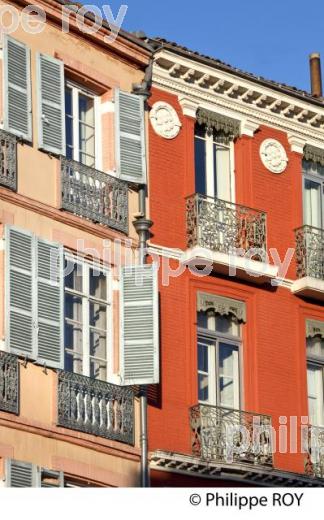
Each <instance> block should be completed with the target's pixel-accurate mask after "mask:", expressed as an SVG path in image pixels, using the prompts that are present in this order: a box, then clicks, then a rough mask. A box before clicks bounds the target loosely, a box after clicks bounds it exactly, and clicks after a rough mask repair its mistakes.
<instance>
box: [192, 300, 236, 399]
mask: <svg viewBox="0 0 324 520" xmlns="http://www.w3.org/2000/svg"><path fill="white" fill-rule="evenodd" d="M197 323H198V327H199V333H198V351H197V368H198V400H199V402H202V403H206V404H210V405H216V406H223V407H228V408H235V409H239V408H240V367H239V353H240V328H241V327H240V324H239V322H238V321H237V319H236V318H235V317H234V316H232V315H229V316H222V315H219V314H216V313H215V312H214V311H212V310H209V311H207V312H203V311H200V312H198V313H197ZM227 338H228V340H227Z"/></svg>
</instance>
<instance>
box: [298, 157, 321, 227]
mask: <svg viewBox="0 0 324 520" xmlns="http://www.w3.org/2000/svg"><path fill="white" fill-rule="evenodd" d="M305 162H312V161H305ZM303 163H304V160H303ZM314 164H316V163H314ZM306 180H309V181H313V182H316V183H317V184H319V185H320V189H321V215H320V217H321V221H322V228H321V229H324V175H320V174H319V173H309V172H307V171H305V170H304V164H303V175H302V183H303V184H302V190H303V191H302V192H303V224H304V225H306V200H305V195H306V190H305V181H306Z"/></svg>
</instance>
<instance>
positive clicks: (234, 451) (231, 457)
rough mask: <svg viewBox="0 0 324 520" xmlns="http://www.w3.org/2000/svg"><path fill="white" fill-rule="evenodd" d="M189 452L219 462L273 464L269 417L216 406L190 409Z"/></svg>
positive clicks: (199, 406)
mask: <svg viewBox="0 0 324 520" xmlns="http://www.w3.org/2000/svg"><path fill="white" fill-rule="evenodd" d="M190 427H191V438H192V452H193V454H194V455H195V456H197V457H199V458H201V459H203V460H207V461H213V462H219V463H232V462H237V463H250V464H260V465H266V466H272V465H273V456H272V449H271V446H272V443H271V439H272V430H271V417H269V416H267V415H260V414H256V413H251V412H244V411H241V410H232V409H230V408H224V407H220V406H209V405H204V404H198V405H196V406H193V407H192V408H190Z"/></svg>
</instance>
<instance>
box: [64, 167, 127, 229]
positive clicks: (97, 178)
mask: <svg viewBox="0 0 324 520" xmlns="http://www.w3.org/2000/svg"><path fill="white" fill-rule="evenodd" d="M61 182H62V208H63V209H65V210H67V211H70V212H71V213H74V214H75V215H78V216H80V217H84V218H87V219H89V220H92V221H93V222H98V223H99V224H103V225H104V226H108V227H110V228H113V229H116V230H118V231H122V232H124V233H127V231H128V185H127V183H126V182H125V181H122V180H120V179H117V178H115V177H112V176H111V175H109V174H108V173H103V172H100V171H98V170H95V169H94V168H89V167H88V166H85V165H84V164H81V163H78V162H76V161H72V160H68V159H66V158H64V157H62V158H61Z"/></svg>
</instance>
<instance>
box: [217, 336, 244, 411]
mask: <svg viewBox="0 0 324 520" xmlns="http://www.w3.org/2000/svg"><path fill="white" fill-rule="evenodd" d="M219 388H220V396H219V400H220V405H221V406H225V407H229V408H239V404H240V403H239V365H238V347H237V346H233V345H230V344H226V343H220V344H219Z"/></svg>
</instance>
